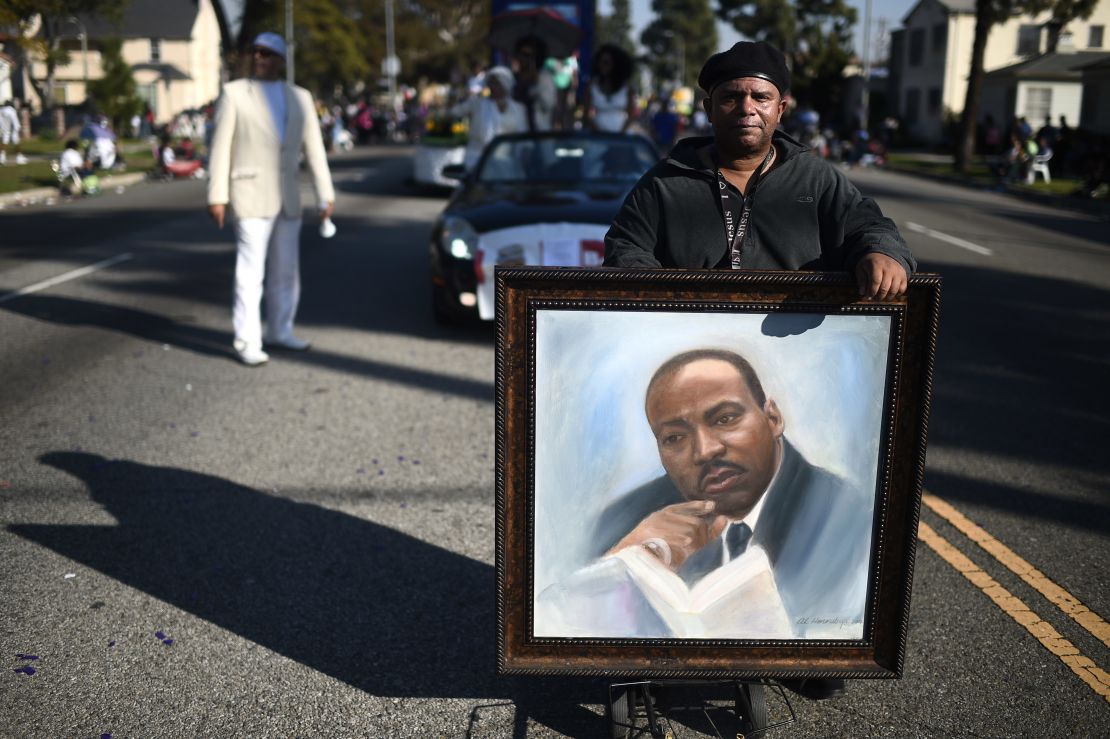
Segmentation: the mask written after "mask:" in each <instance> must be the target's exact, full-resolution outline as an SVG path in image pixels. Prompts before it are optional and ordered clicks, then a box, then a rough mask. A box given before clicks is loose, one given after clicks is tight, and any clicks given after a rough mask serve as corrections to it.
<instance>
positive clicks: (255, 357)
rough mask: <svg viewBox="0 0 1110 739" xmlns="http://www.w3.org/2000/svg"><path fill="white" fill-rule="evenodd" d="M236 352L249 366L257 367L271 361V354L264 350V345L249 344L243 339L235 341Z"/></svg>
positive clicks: (241, 360)
mask: <svg viewBox="0 0 1110 739" xmlns="http://www.w3.org/2000/svg"><path fill="white" fill-rule="evenodd" d="M235 354H236V355H237V356H238V357H239V361H240V362H242V363H243V364H245V365H247V366H248V367H257V366H258V365H260V364H266V362H269V361H270V355H269V354H267V353H266V352H264V351H262V347H260V346H248V345H247V344H246V342H243V341H236V342H235Z"/></svg>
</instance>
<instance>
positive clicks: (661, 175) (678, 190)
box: [605, 131, 917, 274]
mask: <svg viewBox="0 0 1110 739" xmlns="http://www.w3.org/2000/svg"><path fill="white" fill-rule="evenodd" d="M774 142H775V144H776V145H777V147H778V151H779V157H780V158H779V163H778V164H777V165H776V166H774V167H773V168H772V169H771V170H770V171H769V172H767V173H766V174H765V175H764V176H763V177H762V178H761V179H760V181H759V184H758V186H757V188H756V192H755V194H754V195H752V196H751V197H752V198H753V200H752V212H751V223H750V225H749V227H748V232H747V234H746V235H745V238H744V244H743V259H742V262H741V263H742V265H743V266H744V267H745V268H747V269H804V270H821V271H830V272H836V271H851V270H852V269H853V268H854V267H855V265H856V262H857V261H859V258H860V257H862V256H863V255H864V254H867V253H869V252H879V253H880V254H886V255H887V256H889V257H892V258H894V259H897V260H898V261H899V262H900V263H901V264H902V266H903V267H905V268H906V273H907V274H913V271H914V269H915V268H916V266H917V263H916V262H915V261H914V258H913V255H912V254H910V250H909V247H908V246H906V242H905V241H904V240H903V239H902V236H901V235H900V234H899V233H898V228H897V227H896V226H895V225H894V222H893V221H892V220H890V219H889V218H886V217H885V216H883V214H882V211H880V210H879V206H878V205H876V204H875V201H874V200H872V199H871V198H865V197H863V195H861V194H860V192H859V190H858V189H856V186H855V185H853V184H852V183H851V182H850V181H849V180H848V178H847V177H845V176H844V174H843V173H842V172H841V171H840V170H839V169H837V168H836V167H835V166H833V165H831V164H829V163H828V162H826V161H825V160H823V159H820V158H818V157H815V156H812V155H808V154H806V153H805V152H806V148H805V147H803V146H802V145H801V144H799V143H798V142H797V141H795V140H794V139H792V138H790V137H789V136H787V135H786V134H784V133H782V132H781V131H776V132H775V134H774ZM712 144H713V138H712V137H710V136H704V137H696V138H687V139H683V140H682V141H679V142H678V143H677V144H676V145H675V146H674V148H673V149H671V152H670V154H668V155H667V157H666V158H664V159H663V160H662V161H660V162H659V163H658V164H656V165H655V166H654V167H652V168H651V169H650V170H648V172H647V174H645V175H644V176H643V177H642V178H641V179H640V181H639V182H638V183H637V184H636V187H635V188H633V190H632V192H630V193H629V194H628V197H627V198H625V201H624V205H623V206H622V207H621V209H620V212H618V213H617V216H616V218H614V219H613V224H612V226H610V228H609V232H608V233H607V234H606V235H605V266H607V267H649V268H650V267H656V268H657V267H679V268H688V269H712V268H714V267H716V266H718V265H719V264H721V262H722V260H723V259H724V258H725V255H726V251H727V248H728V247H727V244H726V241H727V237H726V236H725V224H724V217H723V216H722V213H721V205H720V199H719V195H718V184H717V173H716V170H714V169H713V168H712V167H709V166H707V165H706V164H704V162H703V161H702V159H701V157H700V156H699V151H700V150H702V149H704V148H705V147H707V146H711V145H712ZM724 264H726V265H727V264H728V261H727V260H725V262H724Z"/></svg>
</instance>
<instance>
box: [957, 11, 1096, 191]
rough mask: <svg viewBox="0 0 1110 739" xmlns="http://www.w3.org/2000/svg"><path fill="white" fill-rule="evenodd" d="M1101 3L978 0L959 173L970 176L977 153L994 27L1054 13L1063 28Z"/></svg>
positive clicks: (1056, 24)
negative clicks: (1017, 18)
mask: <svg viewBox="0 0 1110 739" xmlns="http://www.w3.org/2000/svg"><path fill="white" fill-rule="evenodd" d="M1097 5H1098V0H976V2H975V38H974V40H973V41H972V45H971V71H970V72H969V73H968V79H967V95H966V97H965V98H964V110H963V113H962V114H961V115H960V133H959V138H958V139H957V141H958V144H957V146H956V171H957V172H963V173H966V172H967V170H968V167H969V166H970V165H971V158H972V155H973V154H974V153H975V127H976V124H977V123H978V120H979V100H980V98H981V97H982V92H983V76H984V75H985V74H986V70H985V69H984V68H983V59H984V57H985V56H986V50H987V39H988V37H989V36H990V32H991V28H993V27H994V26H996V25H998V24H999V23H1003V22H1005V21H1006V20H1009V18H1010V17H1011V16H1013V15H1015V14H1028V15H1036V14H1037V13H1042V12H1044V11H1046V10H1050V11H1051V12H1052V18H1051V20H1050V21H1049V22H1048V24H1046V25H1048V26H1049V27H1050V28H1056V29H1059V28H1061V27H1063V26H1064V25H1065V24H1066V23H1068V22H1069V21H1072V20H1074V19H1076V18H1089V17H1090V15H1091V13H1092V12H1093V11H1094V9H1095V6H1097Z"/></svg>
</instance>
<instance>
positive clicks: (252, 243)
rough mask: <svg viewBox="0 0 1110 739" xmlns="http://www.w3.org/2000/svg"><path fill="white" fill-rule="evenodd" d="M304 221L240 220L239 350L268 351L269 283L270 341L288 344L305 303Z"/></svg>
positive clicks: (234, 315) (234, 316)
mask: <svg viewBox="0 0 1110 739" xmlns="http://www.w3.org/2000/svg"><path fill="white" fill-rule="evenodd" d="M300 235H301V219H300V218H285V217H283V216H280V215H279V216H275V217H273V218H239V219H237V220H236V221H235V236H236V238H237V239H238V245H237V249H238V251H237V258H236V260H235V300H234V302H233V303H232V308H231V323H232V325H233V326H234V328H235V344H236V346H240V345H241V346H243V347H252V348H257V347H260V346H262V316H261V308H262V283H263V279H265V282H266V335H267V338H270V339H277V340H280V339H287V338H289V337H290V336H292V335H293V318H294V317H295V316H296V315H297V303H298V302H300V299H301V270H300Z"/></svg>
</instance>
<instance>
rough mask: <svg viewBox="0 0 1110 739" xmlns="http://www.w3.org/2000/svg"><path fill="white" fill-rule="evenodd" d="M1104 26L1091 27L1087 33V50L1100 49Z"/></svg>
mask: <svg viewBox="0 0 1110 739" xmlns="http://www.w3.org/2000/svg"><path fill="white" fill-rule="evenodd" d="M1104 28H1105V26H1091V28H1090V30H1089V31H1088V32H1087V48H1088V49H1101V48H1102V31H1103V29H1104Z"/></svg>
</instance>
